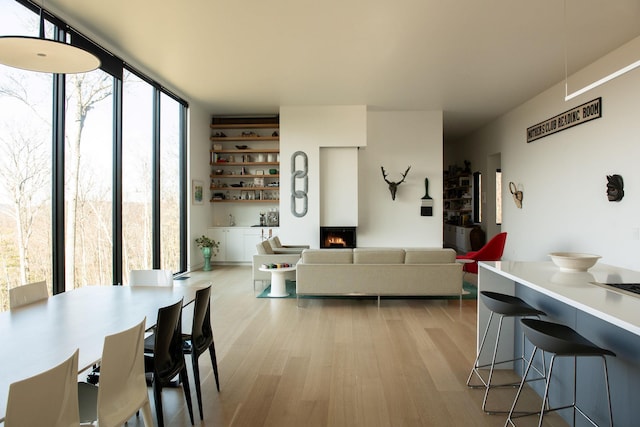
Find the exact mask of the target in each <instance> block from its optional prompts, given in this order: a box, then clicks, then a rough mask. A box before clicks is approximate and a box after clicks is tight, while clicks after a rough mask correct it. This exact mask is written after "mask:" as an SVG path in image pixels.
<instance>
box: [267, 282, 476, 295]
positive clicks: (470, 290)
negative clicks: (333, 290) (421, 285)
mask: <svg viewBox="0 0 640 427" xmlns="http://www.w3.org/2000/svg"><path fill="white" fill-rule="evenodd" d="M286 288H287V292H288V293H289V296H288V297H277V298H280V299H282V298H295V297H296V282H295V280H287V281H286ZM462 289H463V290H464V292H465V293H464V294H463V295H462V299H476V298H477V297H478V288H476V287H475V286H474V285H472V284H471V283H467V282H463V283H462ZM269 292H271V285H269V286H267V288H266V289H265V290H264V291H262V292H261V293H260V295H258V296H257V298H271V297H270V296H269ZM300 298H362V299H377V298H378V297H376V296H357V297H353V296H341V295H327V296H321V295H300ZM380 299H458V296H455V295H444V296H383V297H380Z"/></svg>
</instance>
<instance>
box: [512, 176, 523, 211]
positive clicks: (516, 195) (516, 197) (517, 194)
mask: <svg viewBox="0 0 640 427" xmlns="http://www.w3.org/2000/svg"><path fill="white" fill-rule="evenodd" d="M509 191H511V194H512V195H513V201H514V202H515V204H516V207H517V208H518V209H522V198H523V196H524V194H523V193H522V190H518V189H517V188H516V185H515V184H514V183H513V181H511V182H509Z"/></svg>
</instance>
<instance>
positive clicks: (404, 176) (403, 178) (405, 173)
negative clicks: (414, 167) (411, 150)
mask: <svg viewBox="0 0 640 427" xmlns="http://www.w3.org/2000/svg"><path fill="white" fill-rule="evenodd" d="M409 169H411V166H409V167H408V168H407V170H406V171H405V172H404V173H403V174H402V181H400V182H397V183H396V185H400V184H402V183H403V182H404V180H405V178H406V177H407V174H408V173H409Z"/></svg>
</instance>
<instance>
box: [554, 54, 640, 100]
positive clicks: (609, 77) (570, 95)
mask: <svg viewBox="0 0 640 427" xmlns="http://www.w3.org/2000/svg"><path fill="white" fill-rule="evenodd" d="M638 67H640V60H638V61H636V62H634V63H633V64H629V65H627V66H626V67H622V68H620V69H619V70H617V71H614V72H613V73H611V74H609V75H607V76H605V77H603V78H601V79H600V80H596V81H595V82H593V83H591V84H588V85H586V86H585V87H583V88H582V89H578V90H576V91H573V92H571V93H569V86H568V83H567V79H566V77H565V81H564V93H565V95H564V100H565V101H569V100H570V99H573V98H575V97H576V96H579V95H582V94H583V93H585V92H587V91H590V90H591V89H593V88H595V87H598V86H600V85H601V84H604V83H606V82H608V81H609V80H613V79H615V78H616V77H619V76H621V75H623V74H624V73H626V72H628V71H631V70H633V69H634V68H638Z"/></svg>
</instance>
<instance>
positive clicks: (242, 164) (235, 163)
mask: <svg viewBox="0 0 640 427" xmlns="http://www.w3.org/2000/svg"><path fill="white" fill-rule="evenodd" d="M279 164H280V162H244V163H242V162H233V163H231V162H217V163H211V166H278V165H279ZM263 176H266V175H263Z"/></svg>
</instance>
